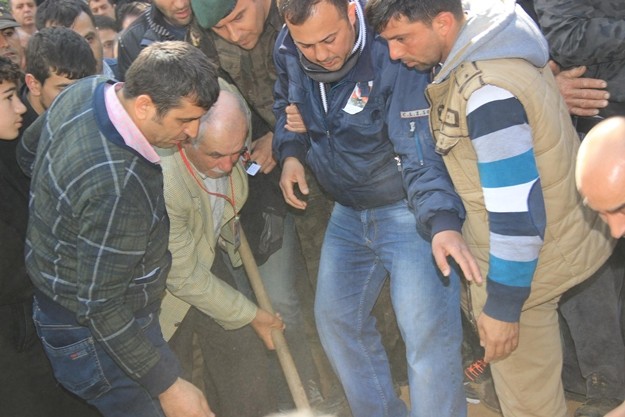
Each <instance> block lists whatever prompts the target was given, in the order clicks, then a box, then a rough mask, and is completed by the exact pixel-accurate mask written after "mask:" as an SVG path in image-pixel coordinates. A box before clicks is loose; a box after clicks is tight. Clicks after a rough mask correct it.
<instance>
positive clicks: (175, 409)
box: [158, 378, 215, 417]
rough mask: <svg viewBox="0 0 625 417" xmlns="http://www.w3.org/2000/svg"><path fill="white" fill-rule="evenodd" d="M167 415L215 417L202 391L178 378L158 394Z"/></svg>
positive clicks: (173, 416) (175, 416) (172, 416)
mask: <svg viewBox="0 0 625 417" xmlns="http://www.w3.org/2000/svg"><path fill="white" fill-rule="evenodd" d="M158 399H159V401H160V402H161V407H163V411H164V412H165V415H166V416H167V417H215V414H214V413H213V412H212V411H211V409H210V407H209V406H208V402H206V398H204V394H202V391H200V390H199V389H197V388H196V387H195V386H194V385H193V384H191V383H190V382H188V381H185V380H184V379H182V378H178V379H177V380H176V382H174V384H173V385H172V386H171V387H169V388H167V390H165V391H164V392H163V393H161V394H160V395H159V396H158Z"/></svg>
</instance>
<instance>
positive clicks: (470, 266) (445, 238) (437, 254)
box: [432, 230, 483, 284]
mask: <svg viewBox="0 0 625 417" xmlns="http://www.w3.org/2000/svg"><path fill="white" fill-rule="evenodd" d="M432 254H433V255H434V260H435V262H436V265H437V266H438V269H440V271H441V273H442V274H443V275H444V276H446V277H447V276H449V274H450V273H451V267H450V266H449V262H448V261H447V257H448V256H451V257H452V258H454V260H455V261H456V263H457V264H458V266H459V267H460V269H461V270H462V273H463V274H464V277H465V279H466V280H467V281H473V282H475V283H476V284H481V283H482V281H483V280H482V274H481V273H480V268H479V267H478V265H477V261H476V260H475V258H474V257H473V254H472V253H471V251H470V250H469V247H468V246H467V244H466V243H465V241H464V239H463V237H462V235H461V234H460V233H458V232H456V231H455V230H443V231H442V232H438V233H437V234H435V235H434V237H433V238H432Z"/></svg>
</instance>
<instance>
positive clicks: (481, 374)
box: [464, 359, 501, 414]
mask: <svg viewBox="0 0 625 417" xmlns="http://www.w3.org/2000/svg"><path fill="white" fill-rule="evenodd" d="M464 383H465V384H464V393H465V395H466V396H467V401H468V402H472V401H470V400H469V395H471V396H472V397H477V398H478V399H479V402H480V403H482V404H484V405H485V406H486V408H488V409H490V410H491V411H494V412H496V413H499V414H501V408H500V407H499V398H497V393H496V392H495V384H494V383H493V376H492V375H491V373H490V367H489V366H488V364H487V363H486V362H484V361H483V360H481V359H478V360H476V361H475V362H473V363H472V364H471V365H469V366H467V367H466V368H465V369H464Z"/></svg>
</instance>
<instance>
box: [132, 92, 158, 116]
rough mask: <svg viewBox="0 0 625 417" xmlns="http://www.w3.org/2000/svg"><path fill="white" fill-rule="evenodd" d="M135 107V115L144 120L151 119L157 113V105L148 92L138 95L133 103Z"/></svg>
mask: <svg viewBox="0 0 625 417" xmlns="http://www.w3.org/2000/svg"><path fill="white" fill-rule="evenodd" d="M133 108H134V113H135V116H136V117H137V118H138V119H139V120H142V121H143V120H151V119H153V118H154V117H155V116H156V114H157V112H156V106H155V105H154V102H153V101H152V98H151V97H150V96H148V95H147V94H141V95H140V96H137V98H135V101H134V103H133Z"/></svg>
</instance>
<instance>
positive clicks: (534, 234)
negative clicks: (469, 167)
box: [467, 85, 545, 322]
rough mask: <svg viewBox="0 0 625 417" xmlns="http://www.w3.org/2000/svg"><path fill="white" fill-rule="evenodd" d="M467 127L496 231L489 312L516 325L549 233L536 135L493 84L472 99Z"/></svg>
mask: <svg viewBox="0 0 625 417" xmlns="http://www.w3.org/2000/svg"><path fill="white" fill-rule="evenodd" d="M467 124H468V128H469V134H470V137H471V143H472V144H473V147H474V149H475V152H476V154H477V160H478V171H479V174H480V183H481V186H482V190H483V193H484V203H485V205H486V210H487V212H488V221H489V229H490V230H489V233H490V253H489V267H488V287H487V288H488V298H487V301H486V305H485V306H484V312H485V313H486V314H487V315H489V316H490V317H493V318H495V319H498V320H502V321H507V322H516V321H518V320H519V316H520V315H521V308H522V307H523V303H524V302H525V300H526V299H527V298H528V297H529V294H530V285H531V283H532V278H533V276H534V271H535V270H536V265H537V263H538V254H539V252H540V249H541V247H542V245H543V238H544V233H545V204H544V200H543V194H542V188H541V184H540V176H539V173H538V168H537V166H536V159H535V158H534V148H533V138H532V131H531V128H530V126H529V124H528V121H527V114H526V113H525V109H524V108H523V105H522V104H521V102H520V101H519V100H518V99H517V98H516V97H515V96H514V95H512V94H511V93H510V92H509V91H507V90H504V89H502V88H499V87H495V86H492V85H486V86H484V87H482V88H480V89H478V90H476V91H475V92H474V93H473V94H472V95H471V97H470V98H469V101H468V103H467Z"/></svg>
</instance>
